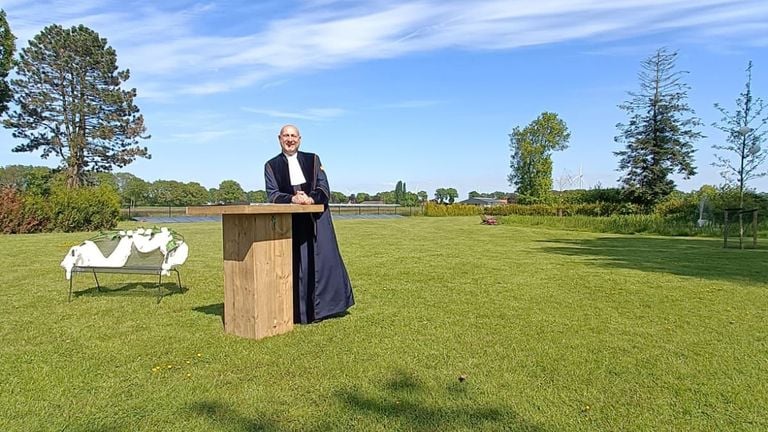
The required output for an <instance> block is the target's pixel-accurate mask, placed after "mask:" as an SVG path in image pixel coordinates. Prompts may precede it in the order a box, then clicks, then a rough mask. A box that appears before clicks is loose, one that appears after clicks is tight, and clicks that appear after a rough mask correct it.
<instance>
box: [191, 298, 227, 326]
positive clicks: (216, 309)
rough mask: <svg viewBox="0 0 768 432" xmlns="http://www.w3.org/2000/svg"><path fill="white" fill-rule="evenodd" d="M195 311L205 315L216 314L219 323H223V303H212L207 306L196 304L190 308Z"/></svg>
mask: <svg viewBox="0 0 768 432" xmlns="http://www.w3.org/2000/svg"><path fill="white" fill-rule="evenodd" d="M192 310H193V311H195V312H201V313H204V314H206V315H217V316H218V317H219V318H221V323H222V324H224V303H214V304H209V305H207V306H198V307H195V308H192Z"/></svg>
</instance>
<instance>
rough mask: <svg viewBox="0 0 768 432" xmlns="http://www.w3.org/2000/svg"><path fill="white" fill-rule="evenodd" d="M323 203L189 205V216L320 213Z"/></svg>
mask: <svg viewBox="0 0 768 432" xmlns="http://www.w3.org/2000/svg"><path fill="white" fill-rule="evenodd" d="M322 211H323V205H322V204H311V205H302V204H250V205H245V204H242V205H208V206H197V207H187V215H188V216H200V215H223V214H276V213H320V212H322Z"/></svg>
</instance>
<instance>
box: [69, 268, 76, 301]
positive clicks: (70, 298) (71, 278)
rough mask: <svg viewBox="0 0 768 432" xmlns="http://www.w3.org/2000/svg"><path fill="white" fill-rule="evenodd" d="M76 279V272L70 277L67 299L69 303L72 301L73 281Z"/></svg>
mask: <svg viewBox="0 0 768 432" xmlns="http://www.w3.org/2000/svg"><path fill="white" fill-rule="evenodd" d="M74 278H75V272H72V273H71V274H70V275H69V297H67V302H71V301H72V280H73V279H74Z"/></svg>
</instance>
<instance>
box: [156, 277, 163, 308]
mask: <svg viewBox="0 0 768 432" xmlns="http://www.w3.org/2000/svg"><path fill="white" fill-rule="evenodd" d="M158 276H159V278H158V279H157V302H158V303H160V300H162V298H163V291H162V290H163V273H160V274H159V275H158Z"/></svg>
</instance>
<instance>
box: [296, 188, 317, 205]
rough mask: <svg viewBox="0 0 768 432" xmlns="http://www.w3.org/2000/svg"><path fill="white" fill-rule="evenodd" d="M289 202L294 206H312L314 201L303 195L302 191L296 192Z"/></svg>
mask: <svg viewBox="0 0 768 432" xmlns="http://www.w3.org/2000/svg"><path fill="white" fill-rule="evenodd" d="M291 202H292V203H294V204H314V203H315V200H313V199H312V197H310V196H309V195H307V194H306V193H304V191H298V192H296V195H294V196H293V197H292V198H291Z"/></svg>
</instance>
